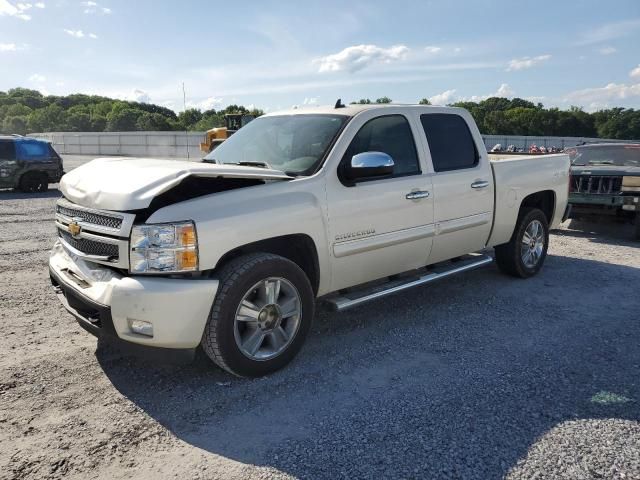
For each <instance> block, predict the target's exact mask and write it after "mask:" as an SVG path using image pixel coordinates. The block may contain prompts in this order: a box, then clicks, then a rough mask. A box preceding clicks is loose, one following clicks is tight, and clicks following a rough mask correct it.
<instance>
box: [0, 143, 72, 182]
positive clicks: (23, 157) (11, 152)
mask: <svg viewBox="0 0 640 480" xmlns="http://www.w3.org/2000/svg"><path fill="white" fill-rule="evenodd" d="M63 174H64V172H63V168H62V158H60V155H58V154H57V153H56V151H55V150H54V149H53V147H52V146H51V144H50V143H49V142H46V141H44V140H37V139H35V138H29V137H21V136H18V135H4V136H0V188H19V189H20V190H22V191H23V192H36V191H37V192H44V191H46V190H47V189H48V188H49V184H50V183H57V182H58V181H60V177H62V175H63Z"/></svg>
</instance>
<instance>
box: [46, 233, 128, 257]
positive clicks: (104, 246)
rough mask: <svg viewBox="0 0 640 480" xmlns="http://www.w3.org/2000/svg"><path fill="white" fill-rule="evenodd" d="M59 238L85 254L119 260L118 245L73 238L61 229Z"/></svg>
mask: <svg viewBox="0 0 640 480" xmlns="http://www.w3.org/2000/svg"><path fill="white" fill-rule="evenodd" d="M58 236H59V237H60V238H62V239H63V240H64V241H65V242H67V243H68V244H69V245H70V246H71V247H73V248H75V249H76V250H79V251H81V252H82V253H84V254H87V255H98V256H104V257H109V258H110V259H111V260H112V261H117V260H118V245H113V244H110V243H102V242H96V241H94V240H89V239H86V238H73V236H71V234H70V233H69V232H65V231H64V230H60V229H58Z"/></svg>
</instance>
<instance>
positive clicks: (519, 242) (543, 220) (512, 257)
mask: <svg viewBox="0 0 640 480" xmlns="http://www.w3.org/2000/svg"><path fill="white" fill-rule="evenodd" d="M536 221H537V222H539V225H541V227H542V238H543V239H544V245H543V246H542V251H541V253H540V255H539V257H537V260H536V261H535V262H533V261H532V262H531V263H533V265H531V264H526V263H525V261H524V259H523V248H524V247H523V240H524V235H525V232H526V231H527V228H529V226H530V225H532V223H533V222H536ZM548 246H549V224H548V223H547V217H546V216H545V214H544V213H542V211H541V210H539V209H537V208H531V209H525V210H523V211H522V212H520V215H519V216H518V222H517V224H516V228H515V230H514V232H513V235H512V236H511V240H510V241H509V243H505V244H503V245H498V246H497V247H495V252H496V263H497V264H498V268H499V269H500V270H501V271H502V272H504V273H506V274H508V275H512V276H514V277H520V278H529V277H532V276H533V275H536V274H537V273H538V272H539V271H540V269H541V268H542V265H543V264H544V261H545V258H546V257H547V248H548Z"/></svg>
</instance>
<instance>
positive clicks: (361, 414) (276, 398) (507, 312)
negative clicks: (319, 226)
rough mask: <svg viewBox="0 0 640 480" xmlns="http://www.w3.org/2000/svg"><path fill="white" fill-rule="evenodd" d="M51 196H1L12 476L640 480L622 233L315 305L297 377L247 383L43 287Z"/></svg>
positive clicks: (636, 318) (4, 427) (1, 413)
mask: <svg viewBox="0 0 640 480" xmlns="http://www.w3.org/2000/svg"><path fill="white" fill-rule="evenodd" d="M82 161H83V159H78V158H74V159H70V160H69V161H68V162H67V165H74V164H79V163H81V162H82ZM74 162H75V163H74ZM67 168H68V169H69V167H67ZM57 196H58V192H57V191H55V190H51V191H49V192H48V193H46V194H34V195H23V194H18V193H13V192H0V225H1V226H0V305H1V308H0V324H1V325H2V329H3V334H2V335H0V478H29V479H35V478H62V477H65V478H70V479H74V478H113V479H120V478H131V477H136V478H174V477H181V478H207V479H209V478H211V479H215V478H220V479H222V478H224V479H227V478H228V479H276V478H278V479H279V478H330V479H335V478H420V479H422V478H465V479H466V478H469V479H476V478H477V479H488V478H501V477H507V478H513V479H520V478H572V479H587V478H604V479H613V478H621V479H622V478H625V479H630V478H635V479H640V423H639V422H640V404H639V401H640V348H639V346H638V338H639V337H640V315H639V314H638V313H639V310H640V308H639V307H640V297H639V294H638V285H640V250H639V249H638V244H637V243H634V242H632V241H631V240H630V238H631V232H630V230H629V229H628V228H627V227H626V226H617V225H591V224H576V225H574V224H571V225H570V226H569V225H563V227H562V229H561V230H559V231H557V232H555V233H554V234H552V236H551V248H550V251H549V257H548V259H547V263H546V265H545V267H544V269H543V271H542V273H541V274H540V275H539V276H537V277H535V278H533V279H529V280H524V281H523V280H515V279H511V278H508V277H505V276H503V275H501V274H500V273H498V271H497V269H496V268H495V267H494V266H490V267H487V268H484V269H481V270H477V271H474V272H471V273H468V274H464V275H462V276H458V277H456V278H452V279H448V280H445V281H442V282H441V283H437V284H433V285H429V286H425V287H423V288H417V289H414V290H412V291H408V292H405V293H402V294H398V295H396V296H393V297H390V298H388V299H385V300H381V301H378V302H376V303H371V304H369V305H366V306H363V307H361V308H358V309H356V310H353V311H350V312H348V313H342V314H334V313H328V312H321V313H320V314H319V315H318V316H317V318H316V322H315V325H314V327H313V330H312V332H311V334H310V336H309V338H308V340H307V343H306V345H305V347H304V348H303V350H302V352H301V354H300V355H299V356H298V358H297V359H296V360H295V361H294V362H293V363H292V364H291V365H290V366H289V367H288V368H286V369H285V370H283V371H281V372H278V373H277V374H275V375H272V376H270V377H268V378H263V379H257V380H242V379H237V378H234V377H231V376H229V375H228V374H226V373H224V372H223V371H221V370H219V369H217V368H216V367H215V366H213V365H212V364H210V363H209V362H208V361H207V360H206V359H204V358H200V359H198V360H197V361H196V362H195V363H194V364H193V365H189V366H183V367H177V366H162V365H152V364H148V363H145V362H143V361H141V360H137V359H132V358H128V357H125V356H123V355H122V354H120V353H119V352H118V351H117V350H115V349H114V348H113V347H111V346H109V345H104V344H100V345H96V339H95V338H93V337H91V336H90V335H88V334H86V333H85V332H84V331H83V330H81V329H80V327H79V326H78V325H77V324H76V323H75V321H74V320H73V319H72V318H71V317H70V316H69V315H68V314H67V313H66V312H65V311H64V310H63V308H62V307H61V305H60V304H59V302H58V300H57V299H56V298H55V296H54V294H53V292H52V290H51V288H50V286H49V285H48V277H47V270H46V261H47V255H48V252H47V251H48V249H49V248H50V246H51V244H52V243H53V240H54V238H55V232H54V228H53V214H52V212H53V205H54V202H55V200H56V198H57Z"/></svg>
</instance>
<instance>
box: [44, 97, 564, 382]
mask: <svg viewBox="0 0 640 480" xmlns="http://www.w3.org/2000/svg"><path fill="white" fill-rule="evenodd" d="M568 182H569V157H568V155H565V154H560V155H547V156H537V157H536V158H533V159H531V158H528V157H526V156H521V157H518V156H506V155H505V156H504V158H500V157H499V156H498V158H495V159H490V158H489V155H488V154H487V152H486V149H485V147H484V143H483V141H482V137H481V136H480V133H479V132H478V129H477V127H476V125H475V123H474V121H473V119H472V118H471V116H470V114H469V113H468V112H467V111H466V110H463V109H459V108H451V107H431V106H423V105H419V106H418V105H415V106H406V105H405V106H394V105H364V106H360V105H359V106H348V107H343V106H342V105H338V106H337V107H336V108H317V109H313V110H292V111H285V112H280V113H273V114H269V115H265V116H263V117H260V118H258V119H256V120H254V121H253V122H251V123H250V124H248V125H247V126H246V127H244V128H242V129H241V130H239V131H238V132H237V133H236V134H235V135H233V136H232V137H230V138H229V139H228V140H227V141H225V142H224V143H223V144H222V145H220V146H219V147H218V148H217V149H216V150H214V151H213V152H212V153H211V154H209V156H208V157H207V158H206V159H205V161H203V162H201V163H196V162H185V161H166V160H153V159H130V158H126V159H125V158H115V159H114V158H110V159H107V158H103V159H97V160H94V161H92V162H90V163H88V164H86V165H83V166H81V167H79V168H77V169H75V170H73V171H71V172H70V173H68V174H66V175H65V176H64V178H63V179H62V181H61V184H60V190H61V191H62V193H63V195H64V198H62V199H60V201H59V202H58V204H57V210H56V227H57V230H58V234H59V238H58V241H57V242H56V244H55V245H54V247H53V250H52V252H51V257H50V263H49V266H50V273H51V279H52V282H53V284H54V286H55V288H56V291H57V292H58V294H59V296H60V299H61V300H62V302H63V303H64V305H65V307H66V308H67V309H68V310H69V311H70V312H71V313H72V314H73V315H74V316H75V317H76V318H77V319H78V321H79V323H80V325H82V326H83V327H84V328H85V329H87V330H89V331H90V332H92V333H94V334H96V335H107V336H111V337H113V338H114V339H117V340H118V341H120V342H121V343H122V344H124V345H128V346H131V347H136V349H137V350H142V351H145V352H147V353H148V352H151V353H153V352H156V353H159V354H160V356H161V357H163V358H165V357H166V356H167V355H168V354H173V355H178V356H187V357H190V356H191V355H192V354H193V352H194V350H195V349H196V348H197V347H198V346H200V345H201V346H202V348H203V349H204V351H205V352H206V353H207V355H208V356H209V357H210V358H211V359H212V360H213V361H214V362H215V363H217V364H218V365H220V366H221V367H222V368H224V369H226V370H228V371H229V372H231V373H233V374H236V375H240V376H261V375H265V374H268V373H270V372H273V371H275V370H277V369H279V368H281V367H283V366H284V365H286V364H287V363H289V362H290V361H291V359H292V358H293V357H294V356H295V355H296V353H298V351H299V350H300V348H301V346H302V344H303V342H304V340H305V337H306V335H307V333H308V331H309V328H310V326H311V322H312V320H313V315H314V306H315V304H316V299H320V300H323V301H326V302H327V303H328V304H329V305H332V306H333V307H334V308H335V309H337V310H343V309H345V308H349V307H353V306H356V305H359V304H361V303H363V302H366V301H370V300H374V299H377V298H380V297H382V296H384V295H387V294H391V293H394V292H397V291H400V290H403V289H406V288H409V287H413V286H416V285H421V284H425V283H428V282H431V281H434V280H437V279H440V278H443V277H445V276H449V275H451V274H453V273H460V272H464V271H466V270H470V269H472V268H476V267H479V266H482V265H485V264H488V263H490V262H491V261H493V258H492V257H491V256H489V255H487V254H486V253H474V252H482V251H483V250H485V249H487V248H488V247H495V260H496V262H497V264H498V266H499V267H500V269H501V270H503V271H504V272H506V273H508V274H511V275H514V276H516V277H523V278H526V277H530V276H532V275H535V274H536V273H538V271H539V270H540V268H541V267H542V265H543V263H544V261H545V257H546V253H547V247H548V244H549V235H548V232H549V228H552V227H555V226H557V225H558V224H559V223H560V222H561V221H562V219H563V216H564V215H565V209H566V207H567V191H568ZM451 260H453V261H451ZM425 301H426V300H425Z"/></svg>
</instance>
